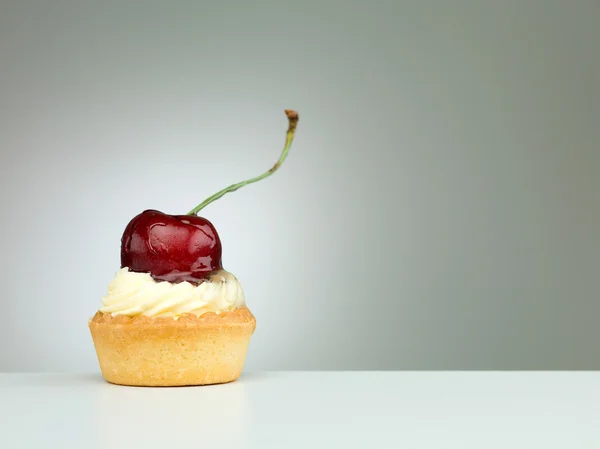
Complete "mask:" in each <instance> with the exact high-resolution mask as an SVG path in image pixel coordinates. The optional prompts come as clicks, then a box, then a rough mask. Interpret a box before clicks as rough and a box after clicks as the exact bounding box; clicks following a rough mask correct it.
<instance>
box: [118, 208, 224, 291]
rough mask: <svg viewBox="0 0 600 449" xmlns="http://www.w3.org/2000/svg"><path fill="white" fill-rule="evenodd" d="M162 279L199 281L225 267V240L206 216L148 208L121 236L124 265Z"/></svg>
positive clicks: (122, 263)
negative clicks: (222, 246)
mask: <svg viewBox="0 0 600 449" xmlns="http://www.w3.org/2000/svg"><path fill="white" fill-rule="evenodd" d="M124 267H127V268H129V269H130V270H131V271H136V272H142V273H150V275H151V276H152V277H153V278H154V279H156V280H161V281H169V282H181V281H188V282H193V283H198V282H200V281H201V280H202V279H205V278H207V277H208V276H209V275H210V273H212V272H213V271H216V270H220V269H221V268H222V264H221V240H220V239H219V235H218V234H217V230H216V229H215V227H214V226H213V225H212V223H211V222H210V221H208V220H207V219H206V218H202V217H197V216H195V215H167V214H164V213H162V212H159V211H157V210H146V211H144V212H142V213H141V214H139V215H137V216H136V217H134V218H133V219H132V220H131V221H130V222H129V224H128V225H127V227H126V228H125V232H124V233H123V237H122V239H121V268H124Z"/></svg>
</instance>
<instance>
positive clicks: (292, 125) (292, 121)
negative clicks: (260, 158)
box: [187, 109, 298, 215]
mask: <svg viewBox="0 0 600 449" xmlns="http://www.w3.org/2000/svg"><path fill="white" fill-rule="evenodd" d="M285 115H287V118H288V120H289V126H288V130H287V135H286V139H285V145H284V147H283V151H282V152H281V156H279V160H278V161H277V162H275V165H273V166H272V167H271V168H270V169H269V171H267V172H265V173H263V174H262V175H260V176H256V177H254V178H250V179H247V180H246V181H242V182H238V183H237V184H231V185H230V186H229V187H225V188H224V189H223V190H220V191H218V192H217V193H215V194H214V195H212V196H209V197H208V198H206V199H205V200H204V201H202V202H201V203H200V204H198V205H197V206H196V207H195V208H193V209H192V210H191V211H189V212H188V213H187V214H188V215H196V214H197V213H198V212H200V211H201V210H202V209H204V208H205V207H206V206H208V205H209V204H210V203H212V202H213V201H216V200H218V199H219V198H221V197H222V196H223V195H225V194H226V193H230V192H235V191H236V190H237V189H239V188H240V187H244V186H247V185H248V184H252V183H253V182H256V181H260V180H261V179H265V178H266V177H267V176H270V175H272V174H273V173H275V171H276V170H277V169H278V168H279V167H281V164H283V161H285V158H286V157H287V155H288V152H289V150H290V147H291V146H292V141H293V140H294V132H295V131H296V125H297V124H298V113H297V112H296V111H292V110H289V109H286V110H285Z"/></svg>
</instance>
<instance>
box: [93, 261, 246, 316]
mask: <svg viewBox="0 0 600 449" xmlns="http://www.w3.org/2000/svg"><path fill="white" fill-rule="evenodd" d="M102 302H103V304H104V306H103V307H101V308H100V311H101V312H102V313H110V314H111V315H113V316H115V315H128V316H136V315H145V316H153V317H155V316H175V317H176V316H178V315H182V314H184V313H193V314H195V315H202V314H204V313H207V312H215V313H217V314H218V313H220V312H223V311H226V310H233V309H236V308H238V307H243V306H245V304H246V303H245V299H244V293H243V291H242V287H241V285H240V283H239V282H238V280H237V279H236V277H235V276H234V275H233V274H231V273H229V272H227V271H225V270H221V271H219V272H217V273H215V274H213V275H212V277H211V278H210V279H207V280H206V281H204V282H202V283H201V284H199V285H193V284H191V283H189V282H180V283H178V284H172V283H170V282H166V281H155V280H154V279H153V278H152V276H150V274H148V273H135V272H132V271H129V269H128V268H122V269H121V270H119V272H118V273H117V275H116V276H115V278H114V279H113V280H112V282H111V283H110V284H109V286H108V294H107V295H106V296H105V297H104V298H102Z"/></svg>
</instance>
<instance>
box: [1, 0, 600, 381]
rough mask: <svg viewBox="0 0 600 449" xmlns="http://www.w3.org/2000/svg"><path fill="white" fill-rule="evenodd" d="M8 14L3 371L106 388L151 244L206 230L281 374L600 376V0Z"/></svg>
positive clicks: (58, 4) (161, 6)
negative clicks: (144, 220) (136, 247)
mask: <svg viewBox="0 0 600 449" xmlns="http://www.w3.org/2000/svg"><path fill="white" fill-rule="evenodd" d="M0 4H1V6H0V149H1V155H0V157H1V159H0V175H1V183H2V184H1V185H2V189H1V197H0V200H1V204H2V207H1V208H0V226H1V235H2V258H1V259H0V261H1V264H2V265H1V271H0V276H1V277H0V281H1V284H0V285H1V288H2V295H1V299H0V301H1V303H0V304H1V310H2V314H3V317H2V326H0V351H1V352H0V370H9V371H19V370H23V371H25V370H40V371H97V370H98V368H97V362H96V358H95V353H94V350H93V346H92V341H91V338H90V335H89V332H88V329H87V320H88V318H89V317H91V316H92V315H93V314H94V312H95V310H96V309H97V308H98V306H99V305H100V299H101V297H102V296H103V294H104V293H105V292H106V288H107V284H108V282H109V281H110V280H111V278H112V277H113V275H114V274H115V272H116V270H117V269H118V264H119V243H120V237H121V233H122V231H123V229H124V227H125V225H126V224H127V222H128V221H129V220H130V219H131V218H132V217H133V216H134V215H136V214H137V213H139V212H141V211H142V210H144V209H146V208H156V209H159V210H163V211H164V212H167V213H185V212H187V211H188V210H189V209H190V208H191V207H193V206H195V205H196V204H197V203H199V202H200V201H201V200H202V199H204V198H205V197H206V196H208V195H210V194H212V193H213V192H214V191H216V190H218V189H220V188H221V187H223V186H225V185H227V184H229V183H232V182H236V181H239V180H242V179H245V178H247V177H250V176H253V175H255V174H258V173H261V172H262V171H264V170H265V169H267V168H268V167H270V165H271V164H272V163H273V162H274V160H275V159H276V158H277V156H278V154H279V151H280V149H281V146H282V143H283V137H284V131H285V127H286V120H285V116H284V114H283V109H284V108H294V109H297V110H298V111H299V112H300V116H301V120H300V124H299V128H298V135H297V139H296V141H295V143H294V146H293V148H292V151H291V153H290V156H289V158H288V160H287V162H286V164H285V165H284V166H283V167H282V169H281V170H280V171H279V172H278V173H277V174H276V175H274V176H273V177H272V178H269V179H267V180H265V181H262V182H261V183H259V184H255V185H253V186H249V187H246V188H244V189H242V190H240V191H238V192H236V193H234V194H231V195H228V196H226V197H225V198H223V199H221V200H220V201H218V202H217V203H215V204H213V205H211V206H210V207H209V208H207V209H206V210H205V211H204V213H203V215H204V216H206V217H207V218H209V219H210V220H211V221H212V222H213V223H214V224H215V226H216V227H217V229H218V230H219V233H220V235H221V238H222V240H223V245H224V264H225V267H226V268H227V269H229V270H230V271H232V272H233V273H235V274H236V275H237V276H238V278H239V279H240V280H241V282H242V285H243V286H244V289H245V292H246V296H247V300H248V303H249V306H250V308H251V310H252V311H253V312H254V313H255V315H256V316H257V319H258V328H257V331H256V334H255V335H254V337H253V341H252V343H251V348H250V352H249V356H248V360H247V365H246V367H247V369H248V370H257V369H417V368H418V369H423V368H430V369H474V368H480V369H546V368H565V369H568V368H580V369H585V368H600V344H599V343H600V326H598V324H597V323H598V317H599V316H600V314H599V312H600V306H599V301H598V300H599V298H598V296H599V295H598V282H599V281H598V280H599V279H600V239H599V238H598V230H599V229H600V198H599V189H600V148H599V146H600V145H599V143H600V87H599V81H598V80H599V79H600V57H599V55H600V51H599V44H600V27H599V26H598V23H599V21H600V2H597V1H574V2H566V1H525V0H523V1H496V2H485V1H483V2H482V1H470V2H469V1H453V2H445V1H439V2H429V1H413V2H406V1H388V2H381V1H379V2H378V1H361V2H353V1H335V2H332V1H325V2H321V1H318V0H314V1H313V0H303V1H296V2H282V1H259V2H248V1H236V2H199V1H195V2H186V3H184V2H142V1H138V2H131V1H126V2H121V1H119V2H117V1H105V2H86V1H83V2H74V1H73V2H65V1H53V2H38V3H33V2H29V1H17V0H11V1H2V2H1V3H0Z"/></svg>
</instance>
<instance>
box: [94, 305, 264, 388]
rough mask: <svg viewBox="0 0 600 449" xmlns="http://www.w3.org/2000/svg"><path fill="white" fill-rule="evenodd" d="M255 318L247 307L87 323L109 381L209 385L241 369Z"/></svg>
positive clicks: (230, 377)
mask: <svg viewBox="0 0 600 449" xmlns="http://www.w3.org/2000/svg"><path fill="white" fill-rule="evenodd" d="M255 328H256V319H255V318H254V316H253V315H252V313H251V312H250V310H248V308H246V307H243V308H238V309H235V310H233V311H230V312H221V313H220V314H218V315H217V314H215V313H213V312H209V313H205V314H203V315H200V316H196V315H194V314H185V315H181V316H179V317H177V318H176V319H175V318H173V317H147V316H141V315H140V316H135V317H128V316H125V315H117V316H114V317H113V316H111V315H110V314H104V313H102V312H100V311H98V312H97V313H96V315H94V317H93V318H92V319H91V320H90V321H89V329H90V332H91V334H92V339H93V340H94V347H95V348H96V354H97V356H98V361H99V363H100V370H101V371H102V376H103V377H104V379H105V380H106V381H107V382H110V383H113V384H119V385H135V386H156V387H168V386H183V385H209V384H218V383H226V382H232V381H234V380H236V379H238V378H239V377H240V375H241V373H242V369H243V367H244V362H245V359H246V353H247V351H248V345H249V343H250V337H251V336H252V334H253V333H254V330H255Z"/></svg>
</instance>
